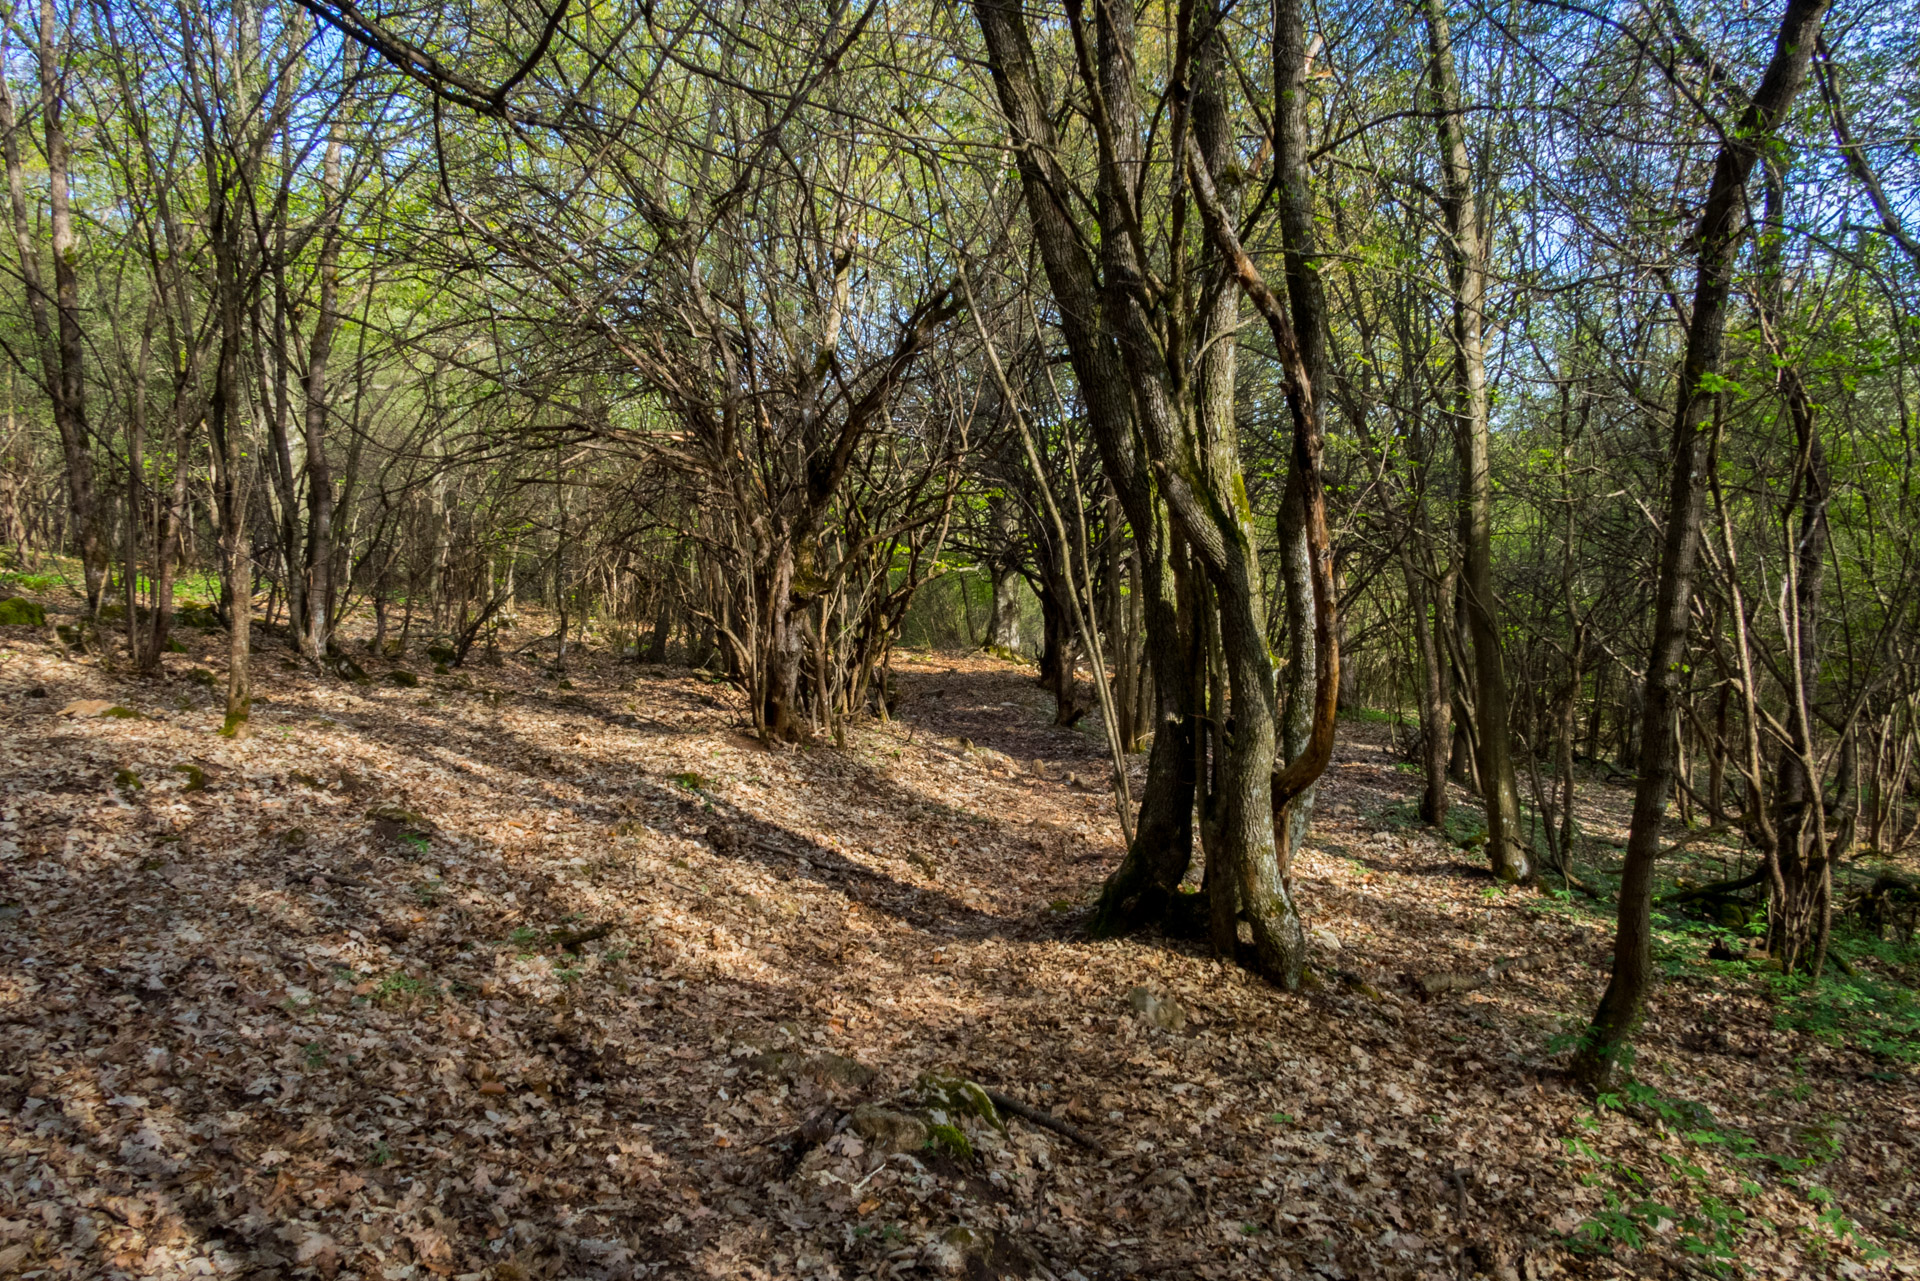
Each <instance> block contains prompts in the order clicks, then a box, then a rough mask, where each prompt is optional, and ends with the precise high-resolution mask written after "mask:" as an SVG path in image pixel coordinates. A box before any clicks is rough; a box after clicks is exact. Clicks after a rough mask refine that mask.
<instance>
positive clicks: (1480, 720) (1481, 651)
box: [1426, 0, 1534, 881]
mask: <svg viewBox="0 0 1920 1281" xmlns="http://www.w3.org/2000/svg"><path fill="white" fill-rule="evenodd" d="M1426 19H1427V38H1428V45H1429V47H1430V50H1431V53H1432V57H1433V64H1432V68H1431V75H1432V88H1433V96H1434V100H1435V105H1436V106H1437V108H1438V111H1437V113H1436V115H1435V123H1436V126H1437V128H1438V132H1439V142H1440V168H1441V173H1442V176H1443V186H1444V199H1443V200H1442V201H1441V213H1442V215H1443V217H1444V218H1445V221H1446V225H1447V233H1448V239H1449V241H1450V242H1451V243H1450V245H1449V246H1448V254H1447V266H1448V270H1449V275H1450V278H1451V280H1452V284H1453V341H1454V365H1453V369H1454V408H1453V414H1454V433H1455V434H1454V440H1455V449H1456V451H1457V453H1458V454H1459V458H1460V476H1461V482H1460V487H1461V512H1460V534H1461V538H1460V541H1461V544H1462V553H1463V557H1464V561H1465V565H1464V572H1463V573H1462V575H1461V580H1460V587H1461V592H1462V595H1463V597H1464V599H1465V601H1466V605H1467V625H1468V629H1469V630H1470V632H1471V633H1472V637H1473V666H1474V676H1475V680H1474V685H1475V690H1474V693H1475V695H1476V698H1477V703H1478V705H1477V707H1476V712H1477V715H1476V716H1475V718H1474V719H1475V722H1476V724H1475V729H1476V730H1477V731H1478V734H1479V740H1480V741H1479V749H1480V750H1479V764H1480V782H1481V786H1482V799H1483V800H1484V801H1485V802H1486V811H1487V854H1488V857H1489V858H1491V860H1492V862H1493V873H1494V875H1495V876H1497V877H1499V878H1500V879H1501V880H1503V881H1525V880H1531V879H1532V877H1533V874H1534V872H1533V863H1532V859H1531V857H1530V854H1529V852H1528V850H1527V848H1526V845H1525V844H1524V842H1523V840H1522V838H1521V831H1520V790H1519V787H1518V786H1517V784H1516V783H1515V781H1514V772H1513V749H1512V743H1511V739H1510V735H1509V731H1508V725H1507V721H1508V706H1507V679H1506V673H1505V671H1504V668H1503V666H1502V663H1501V655H1500V625H1499V621H1498V618H1497V615H1496V613H1495V601H1494V597H1493V478H1492V474H1491V472H1490V470H1489V467H1490V464H1489V458H1488V454H1489V450H1490V447H1491V440H1492V437H1491V431H1490V428H1489V424H1488V410H1487V369H1486V337H1485V324H1486V316H1485V309H1486V296H1487V248H1486V243H1485V238H1484V235H1483V233H1482V228H1481V222H1480V210H1479V202H1478V198H1477V195H1476V193H1475V191H1474V189H1473V168H1472V165H1471V163H1470V161H1469V159H1468V156H1467V135H1466V110H1465V107H1464V106H1463V104H1462V102H1461V95H1460V83H1459V80H1458V79H1457V78H1456V76H1455V74H1454V61H1453V36H1452V31H1451V29H1450V28H1449V26H1448V22H1447V11H1446V6H1445V4H1444V3H1443V0H1426Z"/></svg>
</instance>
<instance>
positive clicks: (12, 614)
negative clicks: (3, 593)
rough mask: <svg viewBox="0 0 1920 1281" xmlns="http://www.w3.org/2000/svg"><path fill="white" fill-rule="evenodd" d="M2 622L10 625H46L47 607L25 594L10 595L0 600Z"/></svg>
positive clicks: (0, 618) (0, 621)
mask: <svg viewBox="0 0 1920 1281" xmlns="http://www.w3.org/2000/svg"><path fill="white" fill-rule="evenodd" d="M0 624H5V625H6V626H9V627H45V626H46V625H47V607H46V606H45V605H42V604H41V603H40V602H39V601H32V600H28V599H27V598H26V597H24V596H9V597H7V598H6V599H5V600H0Z"/></svg>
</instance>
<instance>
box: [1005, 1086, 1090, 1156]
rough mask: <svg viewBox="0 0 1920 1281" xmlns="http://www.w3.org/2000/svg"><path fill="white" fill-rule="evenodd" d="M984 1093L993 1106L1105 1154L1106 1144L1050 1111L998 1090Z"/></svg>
mask: <svg viewBox="0 0 1920 1281" xmlns="http://www.w3.org/2000/svg"><path fill="white" fill-rule="evenodd" d="M986 1095H987V1097H988V1098H989V1099H991V1100H993V1106H995V1107H996V1108H999V1109H1000V1110H1001V1111H1002V1112H1005V1113H1008V1114H1009V1115H1012V1116H1017V1117H1019V1118H1020V1119H1021V1120H1023V1121H1026V1122H1029V1123H1030V1124H1033V1125H1037V1126H1039V1127H1040V1128H1041V1129H1043V1130H1052V1131H1053V1132H1054V1133H1055V1134H1058V1135H1061V1136H1063V1137H1065V1138H1069V1139H1072V1140H1073V1141H1074V1142H1075V1143H1078V1144H1079V1145H1080V1146H1081V1147H1083V1148H1088V1149H1091V1150H1092V1151H1094V1152H1097V1153H1099V1154H1100V1155H1101V1156H1106V1155H1107V1148H1106V1145H1105V1144H1103V1143H1101V1142H1100V1140H1098V1139H1096V1138H1094V1137H1093V1136H1092V1135H1091V1134H1088V1133H1087V1132H1086V1131H1085V1130H1081V1129H1078V1128H1076V1127H1074V1126H1071V1125H1068V1124H1067V1123H1066V1122H1065V1121H1062V1120H1061V1119H1060V1118H1058V1117H1056V1116H1054V1115H1052V1114H1051V1113H1048V1112H1042V1111H1041V1110H1040V1109H1039V1108H1036V1107H1032V1106H1030V1105H1028V1104H1025V1103H1022V1102H1021V1101H1020V1100H1019V1099H1016V1098H1014V1097H1013V1096H1012V1095H1010V1094H1002V1093H1001V1092H1000V1091H998V1090H987V1091H986Z"/></svg>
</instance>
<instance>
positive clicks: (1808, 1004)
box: [1768, 969, 1920, 1064]
mask: <svg viewBox="0 0 1920 1281" xmlns="http://www.w3.org/2000/svg"><path fill="white" fill-rule="evenodd" d="M1768 987H1769V988H1770V989H1771V990H1772V994H1773V998H1774V1001H1775V1002H1776V1003H1777V1005H1778V1007H1779V1008H1778V1010H1777V1012H1776V1013H1775V1015H1774V1021H1775V1024H1776V1025H1777V1026H1779V1027H1781V1028H1792V1029H1794V1030H1795V1031H1800V1032H1805V1033H1807V1034H1808V1035H1810V1036H1813V1037H1815V1038H1817V1039H1819V1040H1821V1041H1823V1042H1825V1043H1826V1044H1828V1045H1834V1046H1851V1047H1853V1048H1855V1049H1859V1050H1864V1051H1865V1052H1867V1053H1869V1054H1874V1055H1878V1056H1880V1057H1881V1058H1886V1059H1891V1060H1893V1061H1894V1062H1896V1063H1908V1064H1911V1063H1920V998H1916V995H1915V993H1914V990H1913V989H1912V988H1910V987H1905V986H1903V985H1901V984H1898V983H1894V982H1891V981H1888V980H1885V979H1881V978H1878V977H1876V976H1874V975H1872V974H1869V973H1866V972H1865V971H1864V970H1856V971H1855V972H1854V974H1853V975H1852V976H1851V977H1848V976H1843V975H1841V974H1839V973H1838V972H1837V971H1836V970H1833V969H1829V970H1828V971H1827V973H1826V974H1824V975H1823V976H1821V977H1820V978H1818V979H1814V978H1811V977H1809V976H1807V975H1805V974H1790V975H1779V974H1774V975H1769V976H1768Z"/></svg>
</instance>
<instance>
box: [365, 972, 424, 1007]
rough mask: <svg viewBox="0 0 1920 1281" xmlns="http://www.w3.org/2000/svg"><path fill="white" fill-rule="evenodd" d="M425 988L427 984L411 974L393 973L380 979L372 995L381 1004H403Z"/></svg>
mask: <svg viewBox="0 0 1920 1281" xmlns="http://www.w3.org/2000/svg"><path fill="white" fill-rule="evenodd" d="M426 990H427V985H426V984H425V983H423V982H421V981H420V980H419V979H417V978H415V977H413V975H411V974H402V973H394V974H389V975H387V977H385V978H383V979H381V980H380V983H379V986H377V987H375V988H374V989H373V996H374V999H375V1000H377V1001H379V1002H380V1003H381V1004H382V1005H403V1004H405V1003H406V1002H408V1001H410V1000H412V999H413V998H414V997H416V996H419V995H420V994H421V993H423V992H425V991H426Z"/></svg>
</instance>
